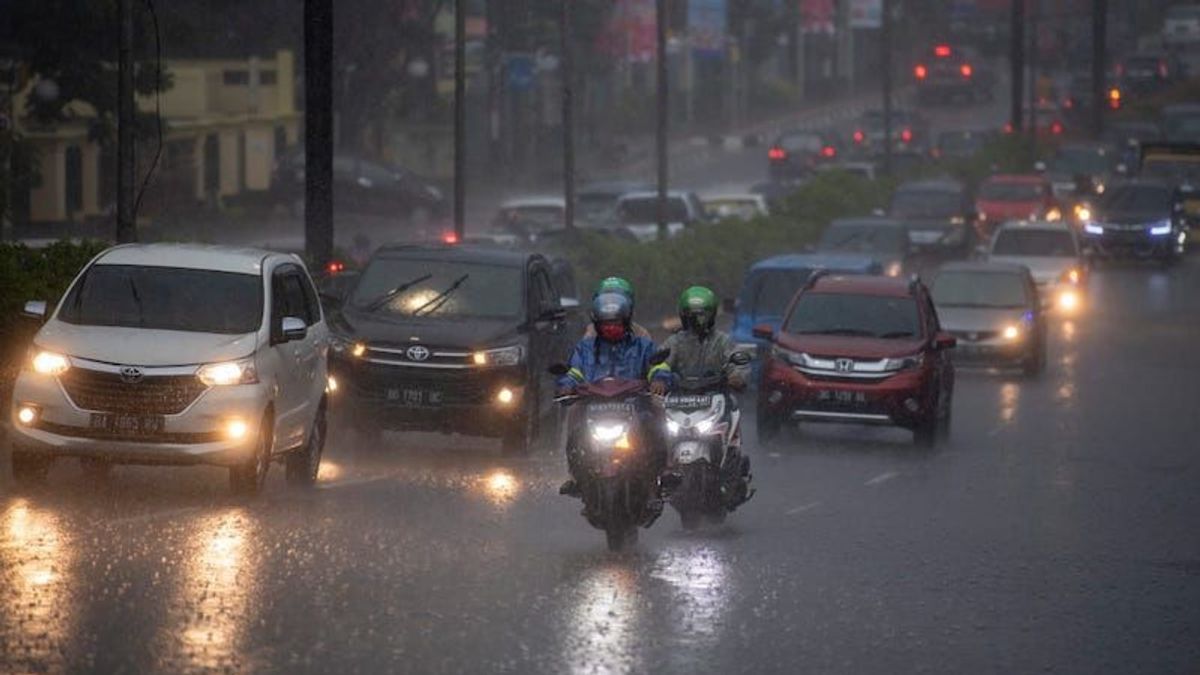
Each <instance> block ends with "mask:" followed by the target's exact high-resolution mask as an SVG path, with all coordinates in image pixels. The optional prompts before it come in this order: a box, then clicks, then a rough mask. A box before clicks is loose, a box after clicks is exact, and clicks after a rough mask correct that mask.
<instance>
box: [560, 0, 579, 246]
mask: <svg viewBox="0 0 1200 675" xmlns="http://www.w3.org/2000/svg"><path fill="white" fill-rule="evenodd" d="M573 1H574V0H560V4H559V15H558V18H559V24H560V25H559V30H558V35H559V40H560V42H561V45H560V48H559V51H560V52H561V53H560V54H559V70H558V74H559V77H560V78H562V135H563V136H562V142H563V201H564V203H565V208H564V210H563V225H564V226H565V227H566V228H567V229H568V230H569V229H572V228H574V227H575V87H574V78H575V54H574V49H573V46H572V35H571V3H572V2H573Z"/></svg>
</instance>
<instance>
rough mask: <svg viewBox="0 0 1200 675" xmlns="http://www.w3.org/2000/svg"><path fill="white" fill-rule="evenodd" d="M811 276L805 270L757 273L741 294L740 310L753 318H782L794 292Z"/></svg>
mask: <svg viewBox="0 0 1200 675" xmlns="http://www.w3.org/2000/svg"><path fill="white" fill-rule="evenodd" d="M811 275H812V270H810V269H807V268H797V269H789V270H768V271H765V272H759V273H758V274H756V275H754V277H753V278H752V279H751V280H750V282H749V283H747V284H746V289H745V290H744V291H743V292H742V310H743V311H745V312H746V313H747V314H749V315H750V316H754V317H763V316H783V311H784V310H785V309H787V306H788V303H789V302H791V301H792V298H793V297H794V296H795V295H796V291H798V290H800V288H801V287H803V286H804V284H805V282H807V281H808V278H809V276H811Z"/></svg>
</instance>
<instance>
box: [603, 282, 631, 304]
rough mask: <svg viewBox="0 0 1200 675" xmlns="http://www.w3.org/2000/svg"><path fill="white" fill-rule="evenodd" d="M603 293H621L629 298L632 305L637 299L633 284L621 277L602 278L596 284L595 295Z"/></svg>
mask: <svg viewBox="0 0 1200 675" xmlns="http://www.w3.org/2000/svg"><path fill="white" fill-rule="evenodd" d="M601 293H620V294H621V295H624V296H625V297H627V298H629V304H630V306H632V305H633V303H634V301H635V298H634V295H633V284H631V283H629V281H627V280H626V279H623V278H621V277H606V278H604V279H601V280H600V283H599V284H598V285H597V286H596V293H595V295H600V294H601Z"/></svg>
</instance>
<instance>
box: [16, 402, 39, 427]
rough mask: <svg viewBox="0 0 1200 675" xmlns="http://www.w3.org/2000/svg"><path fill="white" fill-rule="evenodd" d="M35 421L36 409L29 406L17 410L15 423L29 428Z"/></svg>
mask: <svg viewBox="0 0 1200 675" xmlns="http://www.w3.org/2000/svg"><path fill="white" fill-rule="evenodd" d="M36 419H37V408H34V407H33V406H29V405H23V406H21V407H20V408H17V421H18V422H20V423H21V424H24V425H25V426H29V425H30V424H33V421H34V420H36Z"/></svg>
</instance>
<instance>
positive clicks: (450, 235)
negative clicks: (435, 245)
mask: <svg viewBox="0 0 1200 675" xmlns="http://www.w3.org/2000/svg"><path fill="white" fill-rule="evenodd" d="M442 242H443V243H446V244H451V245H454V244H457V243H458V233H457V232H447V233H446V234H443V235H442Z"/></svg>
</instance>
